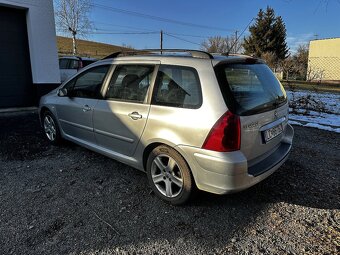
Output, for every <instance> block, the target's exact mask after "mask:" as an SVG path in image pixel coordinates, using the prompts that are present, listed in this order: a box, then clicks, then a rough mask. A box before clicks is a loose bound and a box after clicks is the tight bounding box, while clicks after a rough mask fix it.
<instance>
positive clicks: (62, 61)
mask: <svg viewBox="0 0 340 255" xmlns="http://www.w3.org/2000/svg"><path fill="white" fill-rule="evenodd" d="M68 62H69V61H68V59H65V58H61V59H59V69H67V68H68Z"/></svg>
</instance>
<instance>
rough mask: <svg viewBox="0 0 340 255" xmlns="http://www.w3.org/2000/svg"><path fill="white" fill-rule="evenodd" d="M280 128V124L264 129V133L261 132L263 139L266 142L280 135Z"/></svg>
mask: <svg viewBox="0 0 340 255" xmlns="http://www.w3.org/2000/svg"><path fill="white" fill-rule="evenodd" d="M282 130H283V128H282V124H280V125H277V126H275V127H272V128H270V129H267V130H265V131H264V134H263V136H264V141H265V142H268V141H270V140H272V139H273V138H275V137H277V136H278V135H280V134H281V133H282Z"/></svg>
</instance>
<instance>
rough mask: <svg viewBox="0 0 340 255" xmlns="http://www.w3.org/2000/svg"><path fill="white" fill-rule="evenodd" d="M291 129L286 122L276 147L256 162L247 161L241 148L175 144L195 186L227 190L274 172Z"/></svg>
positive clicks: (285, 156)
mask: <svg viewBox="0 0 340 255" xmlns="http://www.w3.org/2000/svg"><path fill="white" fill-rule="evenodd" d="M293 135H294V130H293V128H292V127H291V126H290V125H287V128H286V130H285V135H284V137H283V139H282V141H281V143H280V144H279V145H278V146H277V147H276V149H275V150H274V151H273V152H272V153H270V154H268V155H266V156H265V157H264V158H262V159H261V160H260V161H258V160H257V162H256V163H252V162H248V161H247V159H246V158H245V156H244V155H243V153H242V152H241V151H235V152H229V153H223V152H214V151H208V150H203V149H200V148H194V147H190V146H178V150H179V151H181V153H183V154H184V156H185V158H186V159H187V161H188V164H189V166H190V168H191V170H192V173H193V176H194V178H195V182H196V185H197V187H198V188H199V189H201V190H205V191H208V192H211V193H215V194H227V193H233V192H237V191H241V190H244V189H247V188H249V187H251V186H253V185H255V184H256V183H258V182H260V181H262V180H263V179H265V178H267V177H268V176H269V175H271V174H272V173H274V172H275V171H276V170H277V169H278V168H279V167H280V166H281V165H282V164H283V163H284V162H285V161H286V160H287V159H288V156H289V152H290V150H291V148H292V140H293Z"/></svg>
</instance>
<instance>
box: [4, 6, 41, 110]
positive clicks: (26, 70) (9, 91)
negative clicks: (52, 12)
mask: <svg viewBox="0 0 340 255" xmlns="http://www.w3.org/2000/svg"><path fill="white" fill-rule="evenodd" d="M35 102H36V88H35V86H33V84H32V74H31V64H30V55H29V49H28V39H27V27H26V11H25V10H20V9H13V8H7V7H3V6H0V108H6V107H22V106H32V105H34V104H35Z"/></svg>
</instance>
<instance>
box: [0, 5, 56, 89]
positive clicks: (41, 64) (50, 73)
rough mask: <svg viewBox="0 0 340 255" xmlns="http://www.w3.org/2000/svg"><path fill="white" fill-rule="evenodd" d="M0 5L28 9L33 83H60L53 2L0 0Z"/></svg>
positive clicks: (27, 17)
mask: <svg viewBox="0 0 340 255" xmlns="http://www.w3.org/2000/svg"><path fill="white" fill-rule="evenodd" d="M0 4H2V5H6V6H8V7H13V8H25V9H28V11H27V16H26V21H27V33H28V42H29V51H30V60H31V68H32V79H33V83H35V84H57V83H60V75H59V64H58V54H57V44H56V32H55V23H54V10H53V1H52V0H0Z"/></svg>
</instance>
